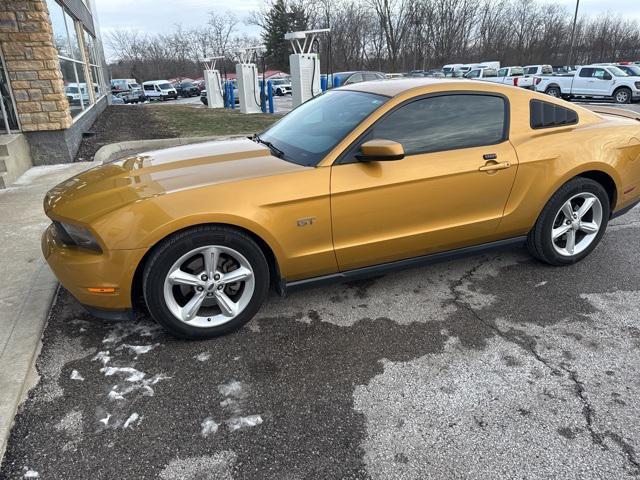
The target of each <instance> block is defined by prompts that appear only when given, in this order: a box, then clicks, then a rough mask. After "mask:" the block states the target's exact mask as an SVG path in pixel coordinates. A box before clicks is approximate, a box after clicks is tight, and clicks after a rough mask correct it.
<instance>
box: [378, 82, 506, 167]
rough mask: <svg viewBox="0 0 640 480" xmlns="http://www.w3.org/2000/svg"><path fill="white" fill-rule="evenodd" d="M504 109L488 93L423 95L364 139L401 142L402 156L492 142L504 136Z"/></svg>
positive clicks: (386, 119)
mask: <svg viewBox="0 0 640 480" xmlns="http://www.w3.org/2000/svg"><path fill="white" fill-rule="evenodd" d="M506 110H507V105H506V101H505V100H504V99H503V98H502V97H498V96H492V95H474V94H470V95H467V94H461V95H442V96H437V97H428V98H423V99H420V100H415V101H413V102H411V103H408V104H406V105H404V106H402V107H400V108H399V109H398V110H395V111H393V112H392V113H390V114H389V115H387V116H385V117H383V118H382V119H380V120H379V121H378V122H377V123H376V124H375V125H374V126H373V128H372V130H371V132H370V135H367V139H373V138H376V139H386V140H393V141H395V142H398V143H401V144H402V146H403V147H404V150H405V154H406V155H413V154H418V153H429V152H438V151H443V150H456V149H460V148H470V147H478V146H482V145H494V144H496V143H500V142H501V141H503V140H504V139H505V138H506V135H505V133H506V117H507V116H506Z"/></svg>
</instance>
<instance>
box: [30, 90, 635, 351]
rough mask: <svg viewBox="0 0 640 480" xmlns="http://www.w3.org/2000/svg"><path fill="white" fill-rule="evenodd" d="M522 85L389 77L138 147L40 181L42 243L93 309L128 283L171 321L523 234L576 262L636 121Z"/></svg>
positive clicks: (229, 317)
mask: <svg viewBox="0 0 640 480" xmlns="http://www.w3.org/2000/svg"><path fill="white" fill-rule="evenodd" d="M639 118H640V116H639V117H636V116H634V114H633V113H631V112H627V111H623V110H613V109H609V110H607V109H606V108H605V109H603V111H602V112H600V113H595V112H592V111H589V110H586V109H584V108H581V107H579V106H576V105H572V104H570V103H566V102H564V101H562V100H558V99H554V98H550V97H548V96H543V95H541V94H537V93H533V92H530V91H527V90H523V89H519V88H513V87H506V86H501V85H495V84H490V83H482V82H471V81H460V80H430V79H405V80H396V81H376V82H367V83H358V84H354V85H352V86H347V87H343V88H339V89H336V90H331V91H329V92H327V93H325V94H323V95H321V96H319V97H317V98H315V99H313V100H311V101H309V102H307V103H305V104H304V105H302V106H300V107H299V108H297V109H295V110H294V111H292V112H291V113H289V114H288V115H286V116H285V117H283V118H282V119H281V120H280V121H279V122H277V123H276V124H275V125H273V126H272V127H271V128H269V129H268V130H266V131H265V132H263V133H262V134H260V135H255V136H254V137H253V138H251V139H242V140H235V141H224V142H211V143H202V144H197V145H191V146H182V147H176V148H170V149H167V150H161V151H154V152H148V153H145V154H141V155H137V156H133V157H130V158H126V159H124V160H120V161H116V162H113V163H109V164H106V165H103V166H100V167H97V168H94V169H92V170H89V171H87V172H85V173H82V174H81V175H78V176H76V177H73V178H71V179H69V180H67V181H66V182H64V183H62V184H60V185H58V186H57V187H55V188H53V189H52V190H51V191H50V192H49V193H48V194H47V196H46V198H45V201H44V208H45V210H46V213H47V215H48V216H49V217H50V218H51V220H52V221H53V223H52V224H51V226H50V227H49V228H48V229H47V230H46V232H45V234H44V237H43V241H42V248H43V251H44V255H45V257H46V258H47V261H48V262H49V265H50V266H51V268H52V269H53V271H54V272H55V274H56V275H57V276H58V278H59V279H60V282H61V283H62V285H63V286H64V287H65V288H67V289H68V290H69V291H70V292H71V293H72V294H73V295H74V296H75V297H76V298H77V299H78V300H79V301H80V302H81V303H82V304H84V305H85V306H86V307H87V308H88V309H89V310H90V311H91V312H93V313H94V314H95V315H96V316H102V317H111V318H119V317H122V316H124V315H125V314H129V313H130V312H131V311H132V308H133V305H134V304H135V303H136V302H135V301H134V300H136V299H138V298H144V302H145V303H146V307H147V308H148V310H149V312H150V313H151V315H152V316H153V317H154V318H155V319H156V321H158V322H159V323H160V324H162V325H163V326H164V327H165V328H166V329H167V330H169V331H170V332H172V333H173V334H174V335H177V336H181V337H188V338H204V337H211V336H216V335H220V334H223V333H225V332H228V331H230V330H232V329H235V328H238V327H239V326H241V325H243V324H244V323H246V322H247V321H249V320H250V319H251V318H252V317H253V316H254V315H255V314H256V312H257V311H258V309H259V308H260V305H261V304H262V302H263V301H264V299H265V297H266V295H267V292H268V289H269V286H270V285H273V286H275V288H276V289H277V290H278V291H279V292H280V293H281V294H284V293H285V292H286V291H287V290H290V289H292V288H295V287H300V286H303V285H307V284H312V283H315V282H327V281H335V280H341V279H348V278H356V277H361V276H365V275H370V274H373V273H378V272H381V271H387V270H389V269H394V268H403V267H406V266H409V265H412V264H416V263H428V262H432V261H435V260H439V259H442V258H446V257H449V256H452V255H458V254H466V253H470V252H475V251H478V250H479V249H484V248H491V247H496V246H501V245H505V244H510V243H513V242H523V241H526V242H527V245H528V248H529V250H530V251H531V253H532V254H533V255H534V256H535V257H536V258H538V259H540V260H541V261H544V262H547V263H550V264H552V265H567V264H571V263H574V262H576V261H578V260H581V259H582V258H584V257H585V256H586V255H588V254H589V253H590V252H591V251H592V250H593V249H594V248H595V247H596V245H597V244H598V242H599V241H600V239H601V238H602V235H603V234H604V232H605V229H606V227H607V222H608V221H609V219H611V218H612V217H615V216H618V215H620V214H622V213H624V212H625V211H628V210H629V209H630V208H632V207H633V206H634V205H635V204H636V203H638V201H639V200H640V121H639Z"/></svg>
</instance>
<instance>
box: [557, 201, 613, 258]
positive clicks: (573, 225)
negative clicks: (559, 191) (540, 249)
mask: <svg viewBox="0 0 640 480" xmlns="http://www.w3.org/2000/svg"><path fill="white" fill-rule="evenodd" d="M601 226H602V203H600V200H599V199H598V197H596V196H595V195H593V194H592V193H586V192H585V193H579V194H578V195H574V196H573V197H571V198H570V199H569V200H567V201H566V202H565V203H564V204H563V205H562V208H560V211H559V212H558V213H557V214H556V217H555V220H554V221H553V228H552V229H551V241H552V243H553V248H554V249H555V251H556V252H557V253H559V254H560V255H563V256H565V257H572V256H574V255H578V254H579V253H581V252H583V251H584V250H585V249H587V248H588V247H589V245H591V243H592V242H593V241H594V240H595V238H596V236H597V235H598V232H599V231H600V227H601Z"/></svg>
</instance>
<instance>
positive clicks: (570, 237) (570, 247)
mask: <svg viewBox="0 0 640 480" xmlns="http://www.w3.org/2000/svg"><path fill="white" fill-rule="evenodd" d="M565 248H566V249H567V252H569V255H573V252H574V251H575V249H576V231H575V230H573V229H571V230H569V231H568V232H567V246H566V247H565Z"/></svg>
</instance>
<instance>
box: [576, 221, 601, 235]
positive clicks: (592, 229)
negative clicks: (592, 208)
mask: <svg viewBox="0 0 640 480" xmlns="http://www.w3.org/2000/svg"><path fill="white" fill-rule="evenodd" d="M599 229H600V227H598V224H597V223H596V222H585V223H581V224H580V230H582V231H583V232H584V233H588V234H593V233H598V230H599Z"/></svg>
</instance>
